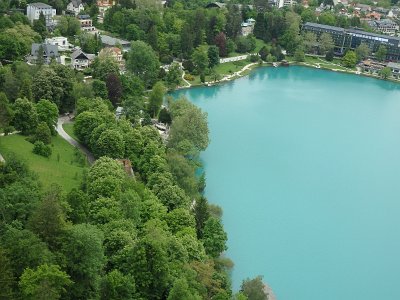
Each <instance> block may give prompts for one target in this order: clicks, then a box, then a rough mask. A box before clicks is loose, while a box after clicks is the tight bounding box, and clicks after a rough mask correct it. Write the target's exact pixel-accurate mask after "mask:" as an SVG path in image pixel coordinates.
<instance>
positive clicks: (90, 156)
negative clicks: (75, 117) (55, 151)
mask: <svg viewBox="0 0 400 300" xmlns="http://www.w3.org/2000/svg"><path fill="white" fill-rule="evenodd" d="M66 123H71V120H70V119H69V117H66V116H63V117H59V118H58V121H57V132H58V134H59V135H60V136H61V137H62V138H63V139H64V140H66V141H67V142H68V143H70V144H71V145H72V146H74V147H76V148H78V149H79V150H81V151H82V152H83V153H84V154H85V155H86V157H87V159H88V162H89V164H91V165H92V164H93V163H94V161H95V158H94V156H93V154H92V153H91V152H90V151H89V150H88V149H87V148H86V147H85V146H83V145H82V144H81V143H79V142H78V141H75V140H74V139H73V138H72V137H71V136H70V135H69V134H68V133H66V132H65V130H64V128H63V124H66Z"/></svg>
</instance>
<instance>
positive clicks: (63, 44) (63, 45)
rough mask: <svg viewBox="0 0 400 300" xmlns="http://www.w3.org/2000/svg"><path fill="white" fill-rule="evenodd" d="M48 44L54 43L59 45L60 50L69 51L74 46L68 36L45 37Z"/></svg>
mask: <svg viewBox="0 0 400 300" xmlns="http://www.w3.org/2000/svg"><path fill="white" fill-rule="evenodd" d="M44 42H45V43H46V44H49V45H54V46H57V47H58V51H68V50H69V49H70V47H71V46H72V45H71V44H70V43H69V42H68V39H67V38H66V37H63V36H56V37H53V38H48V39H45V41H44Z"/></svg>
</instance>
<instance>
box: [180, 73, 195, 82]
mask: <svg viewBox="0 0 400 300" xmlns="http://www.w3.org/2000/svg"><path fill="white" fill-rule="evenodd" d="M183 78H185V79H186V80H187V81H193V80H194V79H195V78H194V76H193V75H191V74H185V76H183Z"/></svg>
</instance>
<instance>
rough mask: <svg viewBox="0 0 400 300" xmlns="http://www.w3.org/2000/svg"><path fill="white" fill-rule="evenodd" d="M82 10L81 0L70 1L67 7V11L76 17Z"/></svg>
mask: <svg viewBox="0 0 400 300" xmlns="http://www.w3.org/2000/svg"><path fill="white" fill-rule="evenodd" d="M84 9H85V8H84V7H83V4H82V1H81V0H72V1H71V2H70V3H68V5H67V11H68V12H71V13H74V14H75V16H77V15H78V14H79V13H80V12H81V11H82V10H84Z"/></svg>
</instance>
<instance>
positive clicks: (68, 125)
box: [63, 123, 79, 141]
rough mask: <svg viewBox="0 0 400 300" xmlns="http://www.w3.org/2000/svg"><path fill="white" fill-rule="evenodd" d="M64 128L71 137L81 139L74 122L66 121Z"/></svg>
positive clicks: (76, 139)
mask: <svg viewBox="0 0 400 300" xmlns="http://www.w3.org/2000/svg"><path fill="white" fill-rule="evenodd" d="M63 128H64V130H65V132H66V133H68V134H69V136H70V137H72V138H73V139H74V140H75V141H79V139H78V137H77V136H76V135H75V133H74V123H65V124H63Z"/></svg>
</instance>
